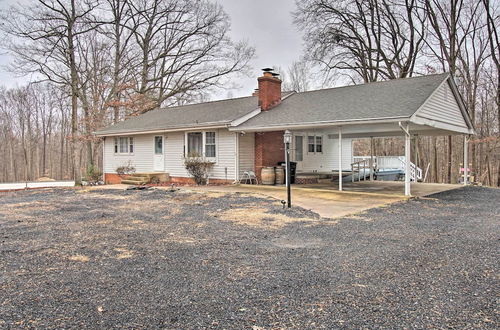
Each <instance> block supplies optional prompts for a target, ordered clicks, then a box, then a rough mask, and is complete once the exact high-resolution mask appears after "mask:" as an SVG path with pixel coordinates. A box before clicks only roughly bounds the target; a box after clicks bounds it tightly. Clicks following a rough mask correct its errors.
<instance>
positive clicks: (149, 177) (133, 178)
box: [122, 172, 169, 185]
mask: <svg viewBox="0 0 500 330" xmlns="http://www.w3.org/2000/svg"><path fill="white" fill-rule="evenodd" d="M168 179H169V175H168V173H163V172H161V173H134V174H131V175H127V176H125V177H124V178H123V179H122V184H131V185H144V184H147V183H151V182H152V181H155V180H159V181H160V182H164V181H168Z"/></svg>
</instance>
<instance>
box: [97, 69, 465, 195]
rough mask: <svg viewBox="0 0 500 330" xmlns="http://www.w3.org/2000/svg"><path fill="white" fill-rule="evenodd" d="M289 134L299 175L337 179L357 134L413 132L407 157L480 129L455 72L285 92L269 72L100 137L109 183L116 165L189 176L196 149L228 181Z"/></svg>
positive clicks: (266, 159)
mask: <svg viewBox="0 0 500 330" xmlns="http://www.w3.org/2000/svg"><path fill="white" fill-rule="evenodd" d="M285 130H289V131H290V132H291V133H292V134H293V138H292V146H291V149H292V153H291V160H292V161H295V162H297V171H298V172H331V171H338V172H340V175H342V171H347V170H349V169H350V168H351V163H352V159H353V151H352V139H354V138H361V137H381V136H383V137H387V136H406V148H405V149H406V157H407V158H406V159H410V154H409V153H410V149H411V148H410V137H411V136H412V135H417V134H418V135H452V134H462V135H465V136H468V135H470V134H473V132H474V131H473V126H472V122H471V119H470V118H469V116H468V114H467V111H466V109H465V106H464V102H463V100H462V98H461V96H460V94H459V92H458V89H457V86H456V85H455V82H454V81H453V78H452V77H451V76H450V75H449V74H448V73H444V74H435V75H428V76H419V77H413V78H405V79H396V80H390V81H383V82H375V83H369V84H363V85H354V86H345V87H337V88H329V89H321V90H314V91H308V92H301V93H297V92H282V91H281V80H280V79H279V78H277V77H276V75H275V74H273V73H272V72H269V71H265V72H264V74H263V75H262V76H261V77H259V78H258V90H256V92H255V93H254V94H253V95H252V96H248V97H241V98H234V99H228V100H221V101H213V102H205V103H199V104H190V105H185V106H178V107H169V108H160V109H156V110H153V111H149V112H147V113H144V114H142V115H140V116H137V117H133V118H130V119H127V120H125V121H123V122H120V123H117V124H114V125H112V126H109V127H106V128H104V129H101V130H99V131H98V132H96V134H97V135H98V136H101V137H103V138H104V152H103V154H104V155H103V164H104V174H105V181H106V182H107V183H117V182H119V181H120V177H119V176H118V175H117V173H116V169H117V168H118V167H119V166H124V165H127V164H131V165H132V166H134V167H135V169H136V171H137V172H161V173H168V174H169V176H170V179H171V180H172V181H173V182H184V181H188V180H191V179H190V178H189V175H188V173H187V171H186V169H185V168H184V159H185V157H188V155H190V154H192V153H193V152H196V153H198V154H200V155H203V157H204V158H205V159H207V160H209V161H212V162H213V167H212V170H211V172H210V174H209V175H210V177H209V179H210V181H211V182H214V181H217V182H227V183H231V182H234V181H238V180H239V179H240V178H241V177H242V175H243V173H244V172H245V171H254V172H255V173H256V174H257V176H260V172H261V169H262V168H263V167H268V166H276V164H277V163H278V162H280V161H283V160H284V159H285V153H284V143H283V134H284V131H285ZM464 141H467V140H466V139H465V140H464ZM465 143H466V142H465ZM408 169H409V167H408ZM339 189H342V184H340V187H339ZM407 189H408V191H406V192H407V194H409V193H410V192H409V181H408V187H407Z"/></svg>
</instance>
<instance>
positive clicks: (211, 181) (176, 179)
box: [169, 176, 233, 185]
mask: <svg viewBox="0 0 500 330" xmlns="http://www.w3.org/2000/svg"><path fill="white" fill-rule="evenodd" d="M169 183H178V184H188V185H194V184H196V183H195V182H194V179H193V178H186V177H181V176H171V177H170V181H169ZM208 183H209V184H215V185H223V184H232V183H233V180H225V179H209V180H208Z"/></svg>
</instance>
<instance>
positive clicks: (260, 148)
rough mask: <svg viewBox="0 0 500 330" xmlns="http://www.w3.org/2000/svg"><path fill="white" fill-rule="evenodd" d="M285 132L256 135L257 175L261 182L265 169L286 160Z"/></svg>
mask: <svg viewBox="0 0 500 330" xmlns="http://www.w3.org/2000/svg"><path fill="white" fill-rule="evenodd" d="M283 134H284V132H283V131H274V132H259V133H255V174H256V175H257V178H258V179H259V182H260V181H261V175H260V172H261V170H262V168H263V167H267V166H276V165H277V163H278V162H281V161H284V160H285V146H284V144H283Z"/></svg>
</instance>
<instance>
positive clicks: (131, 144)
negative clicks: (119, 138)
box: [128, 137, 134, 154]
mask: <svg viewBox="0 0 500 330" xmlns="http://www.w3.org/2000/svg"><path fill="white" fill-rule="evenodd" d="M128 151H129V153H131V154H133V153H134V138H133V137H130V138H128Z"/></svg>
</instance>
